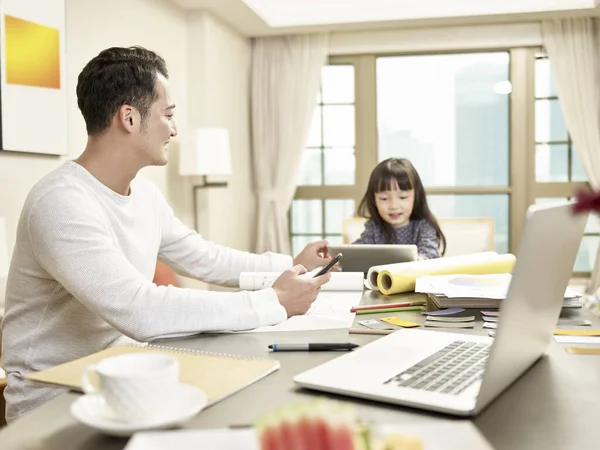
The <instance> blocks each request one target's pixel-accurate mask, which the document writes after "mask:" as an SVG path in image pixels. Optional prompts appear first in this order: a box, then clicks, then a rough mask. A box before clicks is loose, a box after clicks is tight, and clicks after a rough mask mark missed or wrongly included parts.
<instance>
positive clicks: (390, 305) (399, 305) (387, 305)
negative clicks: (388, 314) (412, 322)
mask: <svg viewBox="0 0 600 450" xmlns="http://www.w3.org/2000/svg"><path fill="white" fill-rule="evenodd" d="M422 304H423V302H418V303H412V302H404V303H382V304H379V305H365V306H355V307H353V308H352V309H350V312H356V311H368V310H371V309H386V308H402V307H407V306H420V305H422Z"/></svg>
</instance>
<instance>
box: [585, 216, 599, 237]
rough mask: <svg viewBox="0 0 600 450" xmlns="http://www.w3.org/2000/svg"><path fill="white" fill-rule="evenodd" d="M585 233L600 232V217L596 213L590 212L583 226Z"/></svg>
mask: <svg viewBox="0 0 600 450" xmlns="http://www.w3.org/2000/svg"><path fill="white" fill-rule="evenodd" d="M585 233H586V234H600V218H599V217H598V214H590V215H589V217H588V221H587V224H586V226H585Z"/></svg>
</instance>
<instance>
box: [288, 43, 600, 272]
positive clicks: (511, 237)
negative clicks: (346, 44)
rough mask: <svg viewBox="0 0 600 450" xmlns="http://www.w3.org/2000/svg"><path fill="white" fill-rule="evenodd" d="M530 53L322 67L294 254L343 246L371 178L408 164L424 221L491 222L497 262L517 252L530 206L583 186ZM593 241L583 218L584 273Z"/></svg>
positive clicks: (377, 59)
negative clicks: (320, 245)
mask: <svg viewBox="0 0 600 450" xmlns="http://www.w3.org/2000/svg"><path fill="white" fill-rule="evenodd" d="M540 51H541V49H539V48H511V49H500V50H497V51H487V52H469V49H465V50H464V51H463V52H456V53H447V54H427V55H413V54H408V55H377V54H364V55H357V56H333V57H330V65H329V66H327V67H325V68H324V69H323V73H322V86H321V90H320V92H319V95H318V98H317V101H316V108H315V114H314V118H313V122H312V127H311V131H310V137H309V139H308V142H307V144H306V151H305V154H304V155H303V156H304V159H303V164H302V170H301V173H300V183H299V186H298V189H297V191H296V195H295V199H294V202H293V205H292V208H291V210H290V223H291V235H292V243H293V249H294V252H298V251H300V250H301V248H302V247H303V246H304V245H305V244H306V243H307V242H310V241H314V240H315V239H320V238H327V239H328V240H330V241H332V242H339V241H340V239H341V224H342V222H343V220H344V219H345V218H347V217H350V216H352V215H353V214H354V213H355V210H356V206H357V204H358V202H359V201H360V199H361V197H362V195H363V194H364V190H365V189H366V185H367V182H368V178H369V175H370V173H371V171H372V169H373V167H375V165H376V164H377V163H378V162H379V161H382V160H384V159H386V158H388V157H392V156H394V157H405V158H408V159H410V160H411V161H412V162H413V164H414V165H415V167H416V168H417V170H418V171H419V174H420V175H421V178H422V180H423V184H424V185H425V188H426V191H427V196H428V200H429V203H430V206H431V209H432V211H433V213H434V214H435V215H436V216H437V217H439V218H446V217H492V218H494V223H495V232H496V235H495V244H496V250H497V251H498V252H513V253H514V252H516V251H517V245H518V243H519V239H520V235H521V232H522V229H523V225H524V222H525V213H526V210H527V207H528V206H529V205H530V204H532V203H536V202H543V201H556V200H557V199H563V200H564V199H567V198H571V197H573V195H574V194H575V193H576V192H577V191H578V190H579V189H582V188H584V187H586V186H587V185H588V183H587V178H586V175H585V171H584V170H583V167H582V164H581V161H580V160H579V158H578V156H577V152H576V151H575V148H574V146H573V143H572V141H571V138H570V136H569V133H568V131H567V127H566V124H565V121H564V118H563V116H562V111H561V107H560V103H559V101H558V96H557V91H556V87H555V84H554V81H553V78H552V74H551V70H550V63H549V61H548V58H547V57H546V55H544V54H541V53H540ZM599 243H600V222H598V220H597V219H596V218H595V217H594V218H592V219H590V222H589V223H588V226H587V228H586V232H585V236H584V238H583V240H582V243H581V247H580V249H579V253H578V256H577V262H576V263H575V268H574V270H575V272H576V273H578V274H579V275H583V273H584V272H587V273H589V272H590V270H591V268H592V266H593V264H594V258H595V255H596V250H597V248H598V245H599Z"/></svg>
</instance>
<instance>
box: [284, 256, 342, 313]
mask: <svg viewBox="0 0 600 450" xmlns="http://www.w3.org/2000/svg"><path fill="white" fill-rule="evenodd" d="M304 273H306V268H305V267H304V266H302V265H296V266H294V267H292V268H291V269H288V270H286V271H285V272H283V273H282V274H281V275H279V277H278V278H277V279H276V280H275V282H274V283H273V289H274V290H275V293H276V294H277V298H278V299H279V303H281V306H283V307H284V308H285V310H286V312H287V315H288V317H292V316H298V315H302V314H304V313H306V311H308V309H309V308H310V305H312V303H313V302H314V301H315V299H316V298H317V295H318V294H319V290H320V289H321V286H322V285H324V284H325V283H327V282H328V281H329V279H330V278H331V274H330V273H326V274H325V275H321V276H320V277H317V278H300V275H302V274H304Z"/></svg>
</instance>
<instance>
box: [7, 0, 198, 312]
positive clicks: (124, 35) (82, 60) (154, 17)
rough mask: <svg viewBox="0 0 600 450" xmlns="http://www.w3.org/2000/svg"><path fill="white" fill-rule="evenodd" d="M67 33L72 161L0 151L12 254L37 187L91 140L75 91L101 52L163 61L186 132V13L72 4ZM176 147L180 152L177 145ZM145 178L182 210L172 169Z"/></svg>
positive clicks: (158, 1)
mask: <svg viewBox="0 0 600 450" xmlns="http://www.w3.org/2000/svg"><path fill="white" fill-rule="evenodd" d="M66 34H67V55H66V65H67V67H66V68H67V71H66V72H67V80H66V83H67V92H68V98H67V115H68V154H67V156H66V157H63V158H58V157H49V156H37V155H29V154H18V153H12V152H3V151H0V217H5V218H6V225H7V245H8V251H9V255H10V254H12V249H13V247H14V238H15V232H16V226H17V222H18V219H19V214H20V212H21V207H22V206H23V203H24V201H25V198H26V196H27V193H28V192H29V190H30V189H31V187H32V186H33V184H34V183H36V182H37V181H38V180H39V179H40V178H41V177H42V176H44V175H45V174H47V173H48V172H50V171H51V170H53V169H54V168H56V167H58V166H59V165H60V164H62V163H63V162H64V161H65V160H67V159H73V158H76V157H77V156H79V154H80V153H81V152H82V151H83V149H84V147H85V144H86V139H87V135H86V131H85V124H84V121H83V118H82V116H81V114H80V112H79V109H78V108H77V98H76V94H75V88H76V85H77V76H78V74H79V72H80V71H81V69H83V66H84V65H85V64H86V63H87V62H88V61H89V60H90V59H91V58H92V57H94V56H95V55H96V54H98V52H99V51H100V50H102V49H104V48H107V47H110V46H129V45H142V46H144V47H147V48H149V49H152V50H155V51H156V52H158V53H159V54H160V55H161V56H163V57H164V58H165V59H166V61H167V64H168V67H169V71H170V80H171V86H172V92H173V96H174V98H175V99H176V102H177V115H178V117H179V118H180V128H182V129H183V130H185V127H186V122H187V121H186V120H185V119H186V116H187V108H186V106H187V60H186V58H187V55H186V17H185V13H184V12H183V11H181V10H179V9H178V8H177V7H174V6H173V4H172V3H170V2H169V1H167V0H127V1H126V2H124V1H122V0H103V1H101V2H99V1H96V0H67V2H66ZM181 119H183V120H181ZM174 147H175V150H176V147H177V145H176V143H175V146H174ZM169 170H170V168H169ZM144 174H145V175H146V176H148V177H149V178H150V179H151V180H152V181H153V182H155V183H156V184H157V185H158V186H159V187H160V189H161V190H162V191H163V192H165V194H167V196H168V197H169V199H170V200H171V202H175V204H174V206H175V209H176V211H177V210H179V211H181V210H182V208H183V206H182V205H181V204H179V203H178V202H177V199H178V198H179V197H178V196H177V195H176V194H177V192H178V191H179V192H180V191H181V190H182V189H183V187H182V186H181V182H180V181H178V180H176V179H175V180H173V181H172V182H171V183H169V181H170V178H168V177H167V168H150V169H145V172H144ZM169 184H171V185H169ZM4 290H5V287H4V280H0V303H3V301H2V300H3V298H4Z"/></svg>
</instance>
